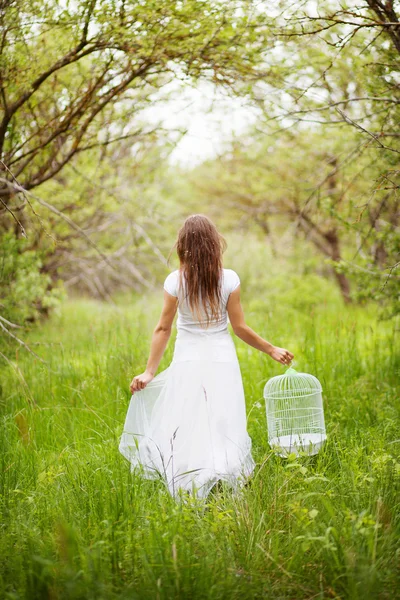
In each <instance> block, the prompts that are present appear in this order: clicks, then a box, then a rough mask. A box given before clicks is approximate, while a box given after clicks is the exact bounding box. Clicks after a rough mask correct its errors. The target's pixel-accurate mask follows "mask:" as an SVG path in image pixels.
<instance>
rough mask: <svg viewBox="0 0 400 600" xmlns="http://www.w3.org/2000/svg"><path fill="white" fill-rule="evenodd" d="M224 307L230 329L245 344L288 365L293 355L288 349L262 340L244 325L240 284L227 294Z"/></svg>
mask: <svg viewBox="0 0 400 600" xmlns="http://www.w3.org/2000/svg"><path fill="white" fill-rule="evenodd" d="M226 308H227V310H228V315H229V321H230V323H231V325H232V329H233V331H234V333H235V335H237V336H238V338H240V339H241V340H243V341H244V342H246V344H249V346H252V347H253V348H256V349H257V350H261V352H265V354H268V356H270V357H271V358H273V359H274V360H276V361H277V362H280V363H282V364H283V365H288V364H289V363H290V362H291V361H292V360H293V358H294V355H293V354H292V353H291V352H289V350H286V349H285V348H278V347H277V346H274V345H273V344H271V343H270V342H267V340H264V339H263V338H262V337H261V336H259V335H258V334H257V333H256V332H255V331H254V330H253V329H252V328H251V327H249V326H248V325H246V321H245V318H244V313H243V308H242V305H241V302H240V285H239V287H237V288H236V290H234V291H233V292H232V293H231V295H230V296H229V299H228V303H227V306H226Z"/></svg>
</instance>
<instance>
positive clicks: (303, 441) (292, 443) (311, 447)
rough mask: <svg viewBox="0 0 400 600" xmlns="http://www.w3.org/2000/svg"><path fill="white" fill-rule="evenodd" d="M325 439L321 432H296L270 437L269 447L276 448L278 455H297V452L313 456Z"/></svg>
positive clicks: (285, 456)
mask: <svg viewBox="0 0 400 600" xmlns="http://www.w3.org/2000/svg"><path fill="white" fill-rule="evenodd" d="M325 440H326V435H325V434H323V433H297V434H292V435H283V436H281V437H275V438H271V439H270V440H269V444H270V446H271V448H276V450H277V454H278V455H279V456H282V457H284V458H287V456H288V455H289V454H296V455H298V454H299V452H305V453H306V454H308V455H309V456H313V455H314V454H317V453H318V452H319V450H320V449H321V448H322V446H323V445H324V443H325Z"/></svg>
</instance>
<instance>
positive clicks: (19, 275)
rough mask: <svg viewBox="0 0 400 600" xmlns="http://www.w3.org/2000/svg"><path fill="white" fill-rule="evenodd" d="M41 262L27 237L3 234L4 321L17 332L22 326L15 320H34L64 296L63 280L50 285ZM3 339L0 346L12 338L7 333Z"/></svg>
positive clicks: (0, 297) (0, 302) (0, 284)
mask: <svg viewBox="0 0 400 600" xmlns="http://www.w3.org/2000/svg"><path fill="white" fill-rule="evenodd" d="M42 264H43V263H42V258H41V256H40V255H39V254H38V252H36V251H34V250H29V245H28V241H27V240H25V239H17V238H16V237H15V236H14V235H13V234H11V233H8V234H5V235H3V236H2V237H1V238H0V306H1V315H2V321H1V323H2V326H3V327H5V328H6V329H8V330H9V331H10V332H12V333H13V334H14V335H16V336H20V333H19V329H18V328H17V329H16V328H14V327H12V324H18V325H19V326H22V325H25V324H27V323H28V322H30V321H34V320H36V319H37V318H38V317H39V316H40V315H42V314H47V313H48V312H49V311H50V309H53V308H54V307H56V306H58V304H59V302H60V300H62V299H63V298H65V294H64V291H63V286H62V283H61V282H57V283H56V284H55V285H51V278H50V276H49V275H48V274H46V273H42V272H41V267H42ZM4 319H5V320H6V321H5V320H4ZM7 321H8V322H7ZM10 323H11V324H10ZM3 332H4V330H3ZM0 340H1V341H0V348H1V350H4V349H5V347H6V346H8V344H9V343H10V342H11V341H12V340H11V339H10V337H9V336H4V335H3V336H1V338H0Z"/></svg>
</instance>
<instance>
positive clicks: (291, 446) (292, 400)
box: [264, 367, 326, 457]
mask: <svg viewBox="0 0 400 600" xmlns="http://www.w3.org/2000/svg"><path fill="white" fill-rule="evenodd" d="M264 398H265V406H266V411H267V422H268V442H269V444H270V446H271V447H272V448H276V450H277V453H278V454H279V455H280V456H283V457H287V456H288V454H290V453H292V452H294V453H295V454H298V453H299V452H300V451H302V452H305V453H307V454H309V455H312V454H317V452H318V451H319V450H320V448H321V447H322V446H323V444H324V442H325V440H326V431H325V421H324V409H323V404H322V386H321V384H320V382H319V381H318V379H317V378H316V377H314V376H313V375H308V374H307V373H298V372H297V371H296V370H295V369H293V367H289V369H288V370H287V371H286V373H285V374H284V375H278V376H277V377H272V379H270V380H269V381H268V382H267V383H266V385H265V388H264Z"/></svg>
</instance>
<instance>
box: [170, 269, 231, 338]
mask: <svg viewBox="0 0 400 600" xmlns="http://www.w3.org/2000/svg"><path fill="white" fill-rule="evenodd" d="M184 285H185V282H184V281H183V286H184ZM221 285H222V306H221V318H220V319H219V320H218V321H212V322H211V323H210V325H209V326H208V328H207V329H204V327H201V325H200V321H199V320H198V319H197V318H196V317H195V316H194V314H193V313H192V311H191V309H190V306H189V304H188V302H187V301H186V299H185V298H184V297H183V298H179V297H178V293H179V289H178V286H179V271H178V270H176V271H173V272H172V273H170V274H169V275H168V276H167V278H166V279H165V282H164V289H165V290H166V291H167V292H168V294H170V295H171V296H175V297H176V298H178V301H179V304H178V321H177V328H178V330H179V329H183V330H186V331H191V332H194V331H201V332H204V331H213V332H215V331H223V330H225V329H227V325H228V315H227V311H226V305H227V302H228V298H229V296H230V294H231V293H232V292H233V291H234V290H236V288H237V287H239V285H240V279H239V275H238V274H237V273H236V272H235V271H233V270H232V269H223V275H222V282H221ZM183 296H184V294H183Z"/></svg>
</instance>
